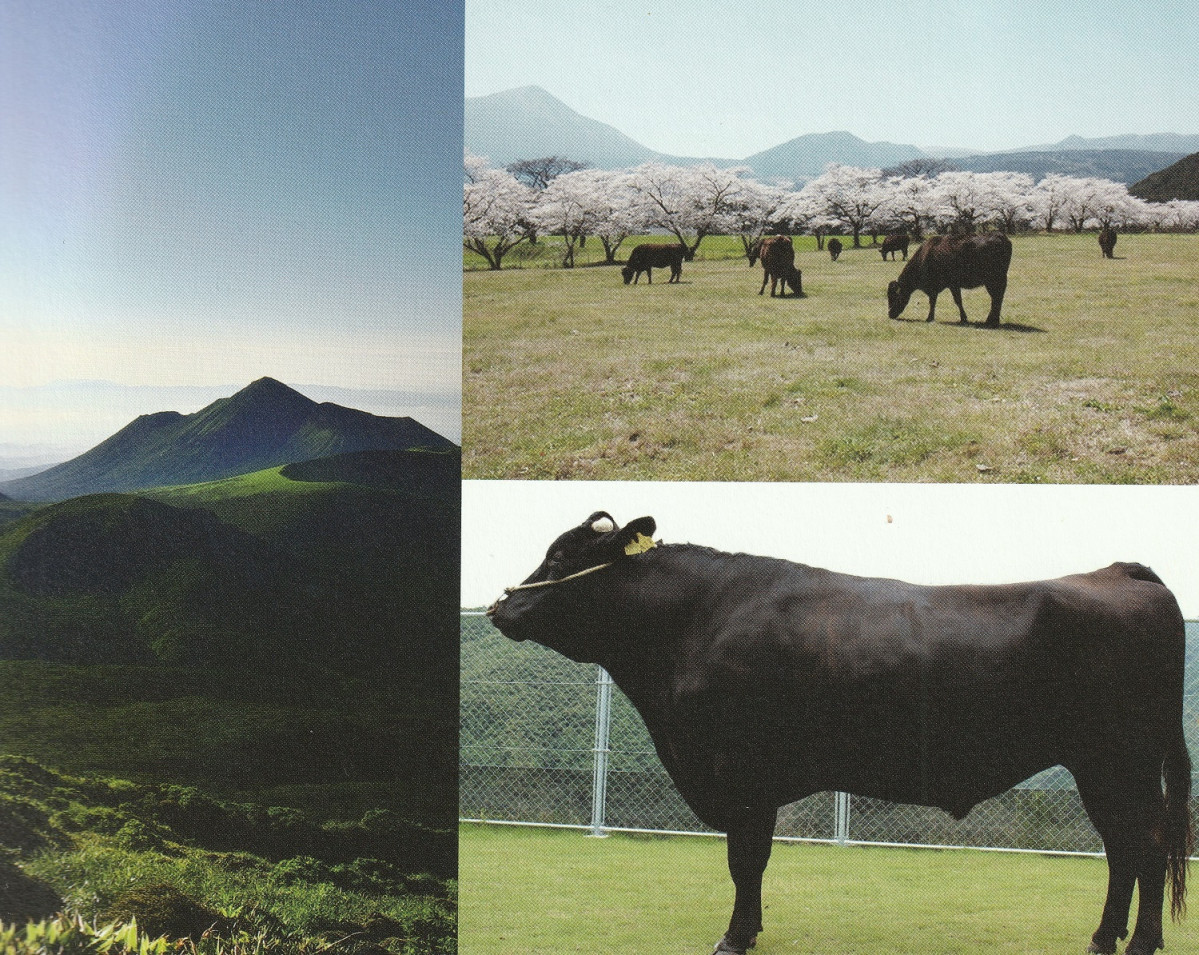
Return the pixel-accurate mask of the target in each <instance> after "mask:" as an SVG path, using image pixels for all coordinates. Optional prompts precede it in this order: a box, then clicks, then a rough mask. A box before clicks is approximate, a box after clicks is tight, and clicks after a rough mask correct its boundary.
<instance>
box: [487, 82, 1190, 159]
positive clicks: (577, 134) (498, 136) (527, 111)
mask: <svg viewBox="0 0 1199 955" xmlns="http://www.w3.org/2000/svg"><path fill="white" fill-rule="evenodd" d="M465 145H466V149H467V151H469V152H471V153H474V154H475V155H478V156H486V157H487V158H488V159H489V160H490V161H491V162H492V163H493V164H494V165H500V166H502V165H507V164H508V163H510V162H514V161H516V160H519V159H536V158H540V157H543V156H555V155H558V156H565V157H568V158H571V159H577V160H582V161H585V162H588V163H590V164H591V165H593V166H596V167H599V168H603V169H622V168H626V167H629V166H637V165H640V164H641V163H644V162H650V161H658V162H665V163H677V164H684V165H688V164H693V163H698V162H712V163H713V164H715V165H717V166H725V167H727V166H733V165H748V166H750V167H751V168H752V170H753V172H754V175H755V176H756V177H757V178H759V179H763V180H773V179H785V180H790V181H800V180H805V179H808V178H812V177H814V176H818V175H820V174H821V173H822V172H823V171H824V168H825V166H827V165H828V163H830V162H839V163H843V164H845V165H850V166H865V167H879V168H887V167H890V166H897V165H899V164H901V163H903V162H906V161H908V160H911V159H921V158H932V159H937V158H942V156H941V155H938V154H936V153H930V152H928V151H925V150H923V149H920V148H919V147H917V146H913V145H906V144H901V143H886V142H882V143H870V142H866V141H865V140H862V139H860V138H859V137H857V136H854V135H853V134H851V133H848V132H828V133H809V134H805V135H802V136H797V137H796V138H794V139H791V140H789V141H787V142H785V143H782V144H780V145H778V146H775V147H773V148H771V149H767V150H764V151H762V152H759V153H755V154H754V155H752V156H747V157H745V158H741V159H730V158H721V159H717V158H711V157H708V158H704V157H684V156H672V155H668V154H665V153H659V152H656V151H655V150H652V149H650V148H649V147H647V146H643V145H641V144H640V143H638V142H636V141H635V140H633V139H631V138H630V137H628V136H626V135H625V134H623V133H621V132H620V131H619V130H617V129H616V128H614V127H612V126H610V125H608V124H607V123H602V122H599V121H597V120H594V119H590V118H588V117H586V116H582V115H580V114H579V113H576V112H575V111H574V110H572V109H571V108H570V107H568V106H567V105H566V104H564V103H562V102H561V101H560V100H558V99H556V98H555V97H554V96H552V95H551V94H550V93H548V92H546V91H545V90H544V89H542V88H541V87H539V86H526V87H521V88H520V89H514V90H507V91H505V92H501V93H493V94H490V95H488V96H477V97H468V98H467V99H466V101H465ZM1196 151H1199V135H1193V136H1184V135H1178V134H1175V133H1159V134H1154V135H1146V136H1139V135H1125V136H1111V137H1105V138H1102V139H1091V140H1088V139H1083V138H1082V137H1079V136H1070V137H1067V138H1066V139H1063V140H1062V141H1061V142H1059V143H1055V144H1052V145H1048V146H1029V147H1026V148H1023V149H1018V150H1010V151H1006V152H1003V153H992V154H989V153H982V152H979V153H974V154H971V155H959V156H956V157H954V158H952V159H951V160H950V161H951V162H952V164H953V165H954V166H955V167H956V168H959V169H973V170H976V171H980V172H981V171H999V170H1003V171H1013V172H1026V173H1028V174H1029V175H1032V176H1033V177H1034V178H1040V177H1042V176H1044V175H1046V174H1048V173H1050V172H1058V173H1062V174H1064V175H1078V176H1102V177H1103V178H1108V179H1113V180H1115V181H1118V182H1125V183H1133V182H1137V181H1138V180H1140V179H1143V178H1145V176H1147V175H1149V174H1150V173H1152V172H1156V171H1157V170H1159V169H1164V168H1165V167H1166V166H1169V165H1170V164H1171V163H1173V162H1175V161H1177V160H1178V159H1180V158H1181V157H1182V156H1184V155H1185V154H1187V153H1192V152H1196ZM956 152H959V153H960V152H969V150H957V151H956Z"/></svg>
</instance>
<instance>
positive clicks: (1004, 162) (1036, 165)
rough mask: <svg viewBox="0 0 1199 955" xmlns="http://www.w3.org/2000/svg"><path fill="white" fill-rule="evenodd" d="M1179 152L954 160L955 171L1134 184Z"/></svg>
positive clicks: (1032, 154) (1046, 153)
mask: <svg viewBox="0 0 1199 955" xmlns="http://www.w3.org/2000/svg"><path fill="white" fill-rule="evenodd" d="M1177 158H1178V154H1177V153H1163V152H1151V151H1147V150H1132V149H1065V150H1060V151H1040V152H1020V153H987V154H984V155H978V156H963V157H959V158H956V159H953V160H951V161H950V162H951V164H952V165H953V167H954V168H956V169H963V170H967V171H969V172H1022V173H1024V174H1026V175H1029V176H1032V178H1033V179H1034V180H1035V181H1039V180H1041V179H1043V178H1045V177H1046V176H1048V175H1051V174H1055V173H1056V174H1057V175H1061V176H1074V177H1077V178H1080V179H1086V178H1097V179H1110V180H1112V181H1113V182H1122V183H1124V184H1125V185H1131V184H1132V183H1134V182H1136V181H1137V180H1138V179H1142V178H1144V177H1145V176H1147V175H1148V174H1149V173H1151V172H1153V171H1154V170H1157V169H1161V168H1162V166H1163V164H1166V163H1170V162H1173V161H1174V160H1175V159H1177Z"/></svg>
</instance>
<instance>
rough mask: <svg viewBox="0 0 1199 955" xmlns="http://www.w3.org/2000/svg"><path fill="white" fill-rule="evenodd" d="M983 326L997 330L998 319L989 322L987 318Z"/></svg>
mask: <svg viewBox="0 0 1199 955" xmlns="http://www.w3.org/2000/svg"><path fill="white" fill-rule="evenodd" d="M983 324H985V325H986V326H987V328H998V327H999V319H995V321H991V320H990V319H989V318H988V319H987V320H986V322H984V323H983Z"/></svg>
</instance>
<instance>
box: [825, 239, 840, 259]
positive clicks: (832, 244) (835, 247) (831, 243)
mask: <svg viewBox="0 0 1199 955" xmlns="http://www.w3.org/2000/svg"><path fill="white" fill-rule="evenodd" d="M841 248H842V246H841V240H840V239H836V238H834V239H829V240H828V254H829V255H831V256H832V257H833V261H834V262H836V261H837V259H838V258H839V257H840V255H841Z"/></svg>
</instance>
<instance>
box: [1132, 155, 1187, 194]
mask: <svg viewBox="0 0 1199 955" xmlns="http://www.w3.org/2000/svg"><path fill="white" fill-rule="evenodd" d="M1128 191H1129V192H1131V193H1132V194H1133V195H1134V196H1139V197H1140V198H1142V199H1145V200H1148V201H1149V202H1169V201H1170V200H1171V199H1191V200H1195V199H1199V152H1196V153H1192V154H1191V155H1190V156H1184V157H1183V158H1182V159H1179V160H1178V162H1176V163H1174V165H1172V166H1169V167H1167V168H1166V169H1162V170H1161V171H1160V172H1155V173H1153V174H1151V175H1149V176H1146V177H1145V178H1144V179H1142V180H1141V181H1140V182H1138V183H1136V184H1135V185H1133V186H1130V187H1129V190H1128Z"/></svg>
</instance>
